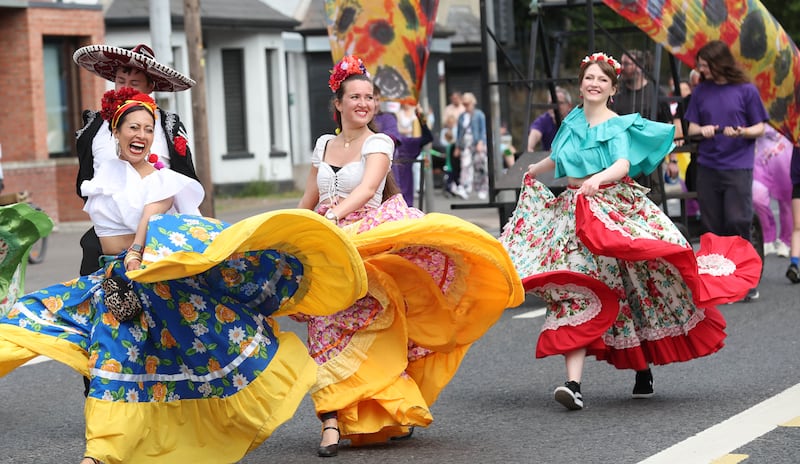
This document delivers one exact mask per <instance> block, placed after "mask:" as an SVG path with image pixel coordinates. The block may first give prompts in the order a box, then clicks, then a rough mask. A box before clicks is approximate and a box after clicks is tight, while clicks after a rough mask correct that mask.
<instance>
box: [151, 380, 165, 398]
mask: <svg viewBox="0 0 800 464" xmlns="http://www.w3.org/2000/svg"><path fill="white" fill-rule="evenodd" d="M166 397H167V386H166V385H164V384H163V383H161V382H158V383H157V384H155V385H153V400H154V401H158V402H161V401H164V399H166Z"/></svg>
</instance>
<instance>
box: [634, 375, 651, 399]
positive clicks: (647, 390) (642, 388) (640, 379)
mask: <svg viewBox="0 0 800 464" xmlns="http://www.w3.org/2000/svg"><path fill="white" fill-rule="evenodd" d="M653 393H654V391H653V373H652V372H650V369H647V370H644V371H636V384H635V385H634V386H633V395H632V396H633V397H634V398H650V397H651V396H653Z"/></svg>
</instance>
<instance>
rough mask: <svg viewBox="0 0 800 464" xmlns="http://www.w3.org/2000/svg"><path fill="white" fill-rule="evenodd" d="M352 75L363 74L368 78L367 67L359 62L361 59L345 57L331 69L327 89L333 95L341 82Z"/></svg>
mask: <svg viewBox="0 0 800 464" xmlns="http://www.w3.org/2000/svg"><path fill="white" fill-rule="evenodd" d="M353 74H363V75H365V76H367V77H368V78H369V77H370V75H369V71H367V67H366V66H364V62H363V61H361V58H358V57H356V56H353V55H345V56H344V58H342V59H341V60H339V62H338V63H336V66H334V67H333V69H331V78H330V79H328V87H330V88H331V90H332V91H333V93H336V91H337V90H339V87H340V86H341V85H342V81H344V80H345V79H347V78H348V77H350V76H352V75H353Z"/></svg>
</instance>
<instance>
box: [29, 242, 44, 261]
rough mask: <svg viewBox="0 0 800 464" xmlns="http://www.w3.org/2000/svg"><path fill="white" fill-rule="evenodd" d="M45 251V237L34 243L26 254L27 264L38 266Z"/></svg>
mask: <svg viewBox="0 0 800 464" xmlns="http://www.w3.org/2000/svg"><path fill="white" fill-rule="evenodd" d="M46 251H47V237H42V238H40V239H39V240H37V241H36V243H34V244H33V246H32V247H31V251H30V252H29V253H28V263H29V264H39V263H41V262H42V261H44V255H45V252H46Z"/></svg>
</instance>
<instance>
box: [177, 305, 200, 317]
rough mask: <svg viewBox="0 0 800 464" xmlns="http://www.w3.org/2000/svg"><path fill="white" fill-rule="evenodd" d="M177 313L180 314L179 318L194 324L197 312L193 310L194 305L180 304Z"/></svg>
mask: <svg viewBox="0 0 800 464" xmlns="http://www.w3.org/2000/svg"><path fill="white" fill-rule="evenodd" d="M178 311H180V312H181V316H183V319H184V320H186V321H187V322H194V321H196V320H197V317H198V315H197V310H195V309H194V305H192V304H191V303H188V302H184V303H180V304H179V305H178Z"/></svg>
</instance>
